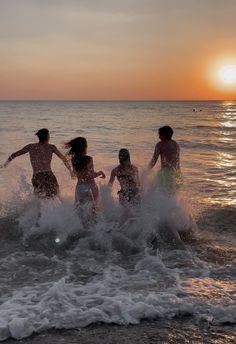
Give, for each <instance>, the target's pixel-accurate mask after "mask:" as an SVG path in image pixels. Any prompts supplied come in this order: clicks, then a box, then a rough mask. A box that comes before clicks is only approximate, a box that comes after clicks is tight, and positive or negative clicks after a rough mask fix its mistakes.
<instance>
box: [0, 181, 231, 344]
mask: <svg viewBox="0 0 236 344" xmlns="http://www.w3.org/2000/svg"><path fill="white" fill-rule="evenodd" d="M19 189H20V190H21V192H19ZM19 189H18V190H17V189H15V190H14V196H12V197H11V198H10V199H8V202H7V206H5V207H4V206H3V207H2V209H4V212H2V218H1V223H0V225H1V229H2V231H1V232H2V235H3V238H2V240H4V243H5V244H4V245H3V247H2V249H1V250H0V267H1V274H0V285H1V288H0V302H1V304H0V340H5V339H7V338H9V337H12V338H15V339H21V338H24V337H28V336H30V335H31V334H32V333H38V332H41V331H44V330H48V329H51V328H57V329H68V328H81V327H85V326H88V325H89V324H92V323H96V322H104V323H116V324H119V325H127V324H137V323H139V322H140V321H141V320H142V319H158V318H163V319H165V318H166V319H172V318H174V317H182V316H186V315H188V316H192V317H193V318H194V319H195V320H196V321H205V322H207V323H211V324H213V325H214V324H224V323H235V322H236V305H235V302H234V296H233V294H234V290H235V287H236V286H235V276H236V265H235V262H233V261H231V262H229V263H228V264H227V265H226V266H225V265H223V264H222V265H221V266H217V265H214V264H212V262H207V261H205V260H203V259H200V258H199V255H198V254H197V252H196V250H195V248H194V244H191V241H190V242H189V243H185V244H183V243H182V241H181V240H180V237H179V233H180V234H181V233H185V234H188V233H189V229H190V227H191V229H192V230H193V231H194V233H195V234H194V236H196V237H197V236H198V235H201V233H200V234H199V233H198V231H197V228H195V226H194V221H193V220H192V218H191V216H190V210H189V209H190V208H189V203H188V202H187V203H186V202H185V201H184V200H181V199H179V198H176V197H167V196H166V195H163V194H161V193H160V191H159V190H158V189H156V188H152V189H151V190H150V189H148V190H147V192H146V194H145V195H144V197H143V203H142V206H141V207H140V208H139V209H136V210H132V211H131V212H130V213H129V214H128V215H127V213H126V212H124V210H123V209H121V208H120V207H119V206H118V205H117V203H116V201H115V200H114V199H113V197H112V195H111V193H110V191H109V189H108V188H107V187H105V186H101V187H100V190H101V211H100V213H99V214H98V216H97V220H96V222H95V223H93V224H90V225H89V226H88V225H86V224H85V223H83V220H82V218H81V217H80V216H79V215H78V213H76V212H75V210H74V205H73V199H72V198H71V197H70V196H68V197H64V198H63V199H62V200H56V201H48V202H46V203H43V204H41V205H39V203H38V202H37V201H36V200H33V199H32V196H31V194H30V192H29V190H28V188H27V185H25V184H24V179H21V184H20V186H19ZM23 190H25V192H23ZM16 195H17V197H15V196H16ZM9 233H12V236H11V235H10V234H9ZM4 235H5V236H4ZM198 245H201V243H200V241H198Z"/></svg>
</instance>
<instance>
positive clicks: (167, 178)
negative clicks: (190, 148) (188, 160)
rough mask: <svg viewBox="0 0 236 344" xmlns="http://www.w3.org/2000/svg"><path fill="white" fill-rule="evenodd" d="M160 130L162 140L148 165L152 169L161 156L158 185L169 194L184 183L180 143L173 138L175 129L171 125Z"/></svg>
mask: <svg viewBox="0 0 236 344" xmlns="http://www.w3.org/2000/svg"><path fill="white" fill-rule="evenodd" d="M158 132H159V138H160V141H159V142H158V143H157V144H156V147H155V150H154V153H153V157H152V159H151V161H150V163H149V165H148V167H149V169H152V168H153V167H154V166H155V164H156V162H157V160H158V158H159V156H160V158H161V169H160V171H159V172H158V176H157V181H158V186H160V187H161V188H162V189H163V190H165V191H167V192H168V193H169V194H173V193H175V192H176V191H177V190H178V189H179V187H180V186H181V184H182V175H181V171H180V148H179V145H178V143H177V142H176V141H174V140H172V136H173V133H174V131H173V129H172V128H171V127H170V126H167V125H166V126H164V127H161V128H159V130H158Z"/></svg>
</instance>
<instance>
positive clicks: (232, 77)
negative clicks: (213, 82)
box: [218, 64, 236, 85]
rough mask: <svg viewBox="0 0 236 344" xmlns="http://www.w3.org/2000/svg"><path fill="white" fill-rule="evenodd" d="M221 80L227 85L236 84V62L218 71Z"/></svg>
mask: <svg viewBox="0 0 236 344" xmlns="http://www.w3.org/2000/svg"><path fill="white" fill-rule="evenodd" d="M218 78H219V81H220V82H221V83H223V84H226V85H236V64H235V65H225V66H222V67H221V68H220V69H219V71H218Z"/></svg>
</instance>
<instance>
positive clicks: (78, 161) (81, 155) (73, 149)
mask: <svg viewBox="0 0 236 344" xmlns="http://www.w3.org/2000/svg"><path fill="white" fill-rule="evenodd" d="M87 146H88V144H87V140H86V138H85V137H76V138H75V139H73V140H70V141H69V142H67V143H66V144H65V147H66V148H68V149H69V152H68V154H69V155H70V156H71V161H72V165H73V167H74V169H75V170H77V171H82V170H84V168H85V167H86V166H87V165H88V163H89V162H90V161H91V157H89V156H86V150H87Z"/></svg>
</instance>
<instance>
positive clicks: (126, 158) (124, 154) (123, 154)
mask: <svg viewBox="0 0 236 344" xmlns="http://www.w3.org/2000/svg"><path fill="white" fill-rule="evenodd" d="M119 160H120V164H126V163H128V164H129V165H131V160H130V154H129V151H128V149H126V148H121V149H120V151H119Z"/></svg>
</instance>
